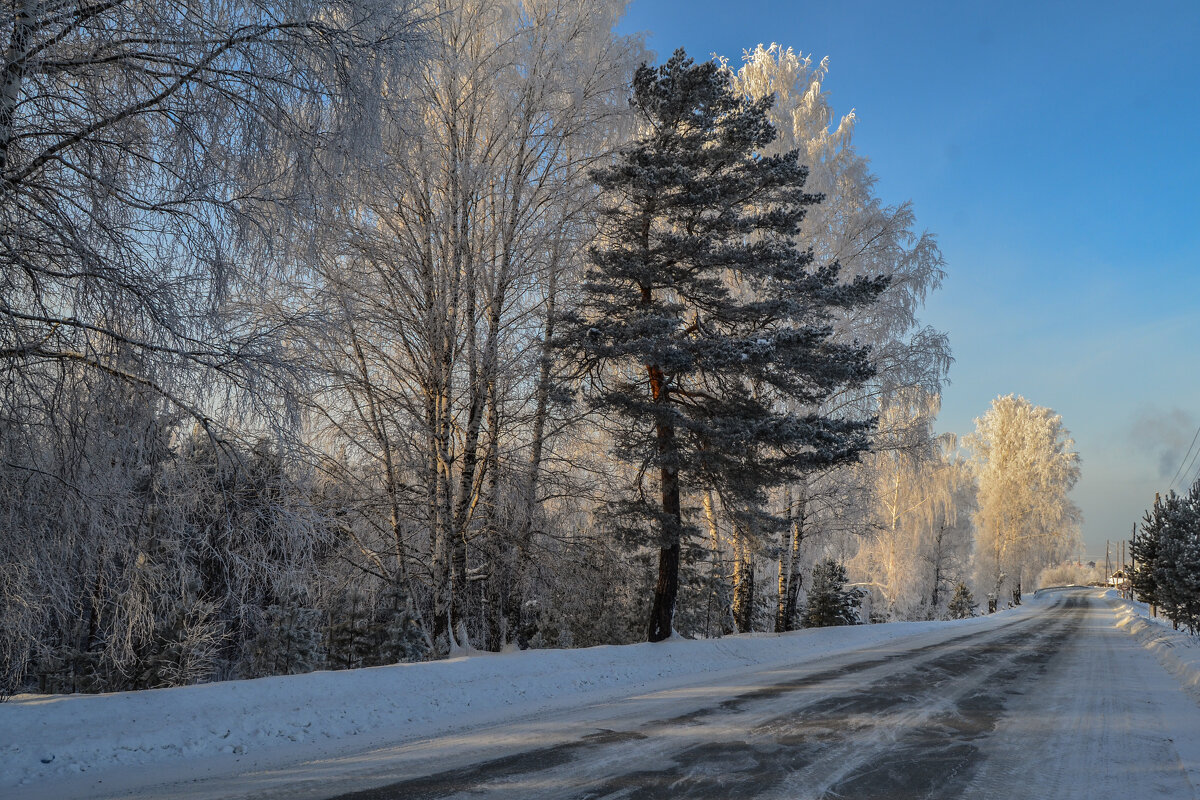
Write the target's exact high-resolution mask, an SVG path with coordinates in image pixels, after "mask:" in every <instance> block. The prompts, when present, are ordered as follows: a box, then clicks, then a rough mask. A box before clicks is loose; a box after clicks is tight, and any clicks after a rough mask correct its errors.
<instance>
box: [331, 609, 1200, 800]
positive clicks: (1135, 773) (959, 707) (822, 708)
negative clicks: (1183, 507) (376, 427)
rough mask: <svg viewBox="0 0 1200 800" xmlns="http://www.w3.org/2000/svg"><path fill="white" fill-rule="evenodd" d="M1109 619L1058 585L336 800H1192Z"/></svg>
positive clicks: (1194, 728) (1198, 774) (1163, 716)
mask: <svg viewBox="0 0 1200 800" xmlns="http://www.w3.org/2000/svg"><path fill="white" fill-rule="evenodd" d="M1112 614H1113V612H1112V609H1111V608H1110V607H1109V606H1108V605H1107V604H1106V603H1105V602H1104V600H1102V599H1100V598H1098V597H1097V596H1096V595H1095V593H1091V594H1090V596H1089V593H1086V592H1082V591H1073V592H1062V593H1058V596H1057V598H1056V602H1054V603H1053V604H1051V605H1049V607H1048V608H1047V609H1046V611H1045V612H1044V613H1042V614H1039V615H1036V616H1033V617H1029V618H1025V619H1020V620H1018V621H1016V622H1013V623H1011V624H1009V625H1006V626H1004V627H1001V628H998V629H995V630H992V631H987V632H983V633H971V634H967V635H960V636H955V637H952V638H949V639H947V640H945V641H942V642H939V643H936V644H929V645H924V646H919V647H914V648H912V649H907V650H906V649H902V648H897V649H895V650H894V651H893V652H889V653H886V654H881V655H877V656H874V657H866V658H863V659H861V660H857V661H851V662H849V663H839V664H837V665H833V666H830V667H828V668H825V669H818V670H816V671H807V672H805V673H803V674H797V675H794V676H789V675H787V674H786V672H783V671H774V672H772V673H769V674H767V675H763V676H760V677H764V678H769V680H768V681H766V682H764V683H763V684H762V685H758V686H754V687H753V688H750V689H749V690H747V691H742V692H739V693H738V694H736V695H735V696H732V697H727V698H725V699H722V700H719V701H718V702H714V703H711V704H709V703H700V704H699V705H698V706H696V707H692V708H689V709H688V710H686V711H684V712H683V713H679V714H675V715H670V716H666V717H662V718H659V719H653V720H648V721H640V722H638V723H637V724H628V723H627V722H626V723H625V724H623V720H622V719H621V718H620V717H619V716H614V717H613V718H611V719H609V720H607V722H608V723H609V724H608V726H607V727H605V728H603V729H597V728H593V729H592V730H591V731H590V732H588V733H585V734H583V735H580V736H577V737H575V738H570V739H568V740H565V741H560V742H556V743H550V744H546V745H544V746H540V747H532V748H525V749H520V750H519V751H517V752H511V753H506V754H504V755H502V756H498V757H495V758H490V759H487V760H484V761H481V762H478V763H474V764H453V765H447V766H446V768H444V769H438V770H436V771H431V772H429V774H418V775H412V776H411V777H408V778H405V779H403V780H398V781H395V782H392V783H390V784H389V785H385V786H381V787H376V788H372V789H368V790H363V791H357V792H352V793H348V794H340V795H337V797H338V798H339V800H390V799H391V798H395V799H396V800H401V799H403V800H418V799H421V800H424V799H425V798H429V799H430V800H432V799H433V798H459V797H462V798H467V797H470V798H479V797H487V798H513V799H514V800H516V799H517V798H566V797H570V798H589V799H591V798H595V799H596V800H599V798H614V799H615V798H631V799H632V798H646V799H647V800H649V798H750V797H754V798H803V797H814V798H892V799H894V800H898V799H899V798H929V797H946V798H950V797H967V798H974V797H980V798H1016V797H1030V798H1034V797H1036V798H1065V797H1081V798H1082V797H1096V796H1097V795H1098V793H1101V792H1103V793H1105V794H1108V795H1110V796H1123V797H1137V798H1149V797H1164V798H1187V797H1195V796H1196V785H1197V779H1198V778H1200V763H1198V762H1197V752H1198V750H1200V744H1198V743H1197V741H1196V739H1197V738H1200V710H1198V709H1197V706H1196V705H1195V703H1194V702H1193V701H1192V700H1191V699H1190V698H1189V697H1188V696H1186V695H1185V694H1184V693H1183V692H1182V691H1181V690H1180V689H1179V687H1178V684H1177V683H1176V682H1175V681H1174V680H1173V679H1172V678H1171V677H1170V676H1168V675H1167V674H1166V673H1165V672H1164V671H1163V670H1162V668H1161V667H1160V666H1159V665H1158V664H1157V663H1156V662H1155V661H1154V659H1153V658H1152V657H1149V656H1148V654H1146V653H1145V651H1143V650H1142V649H1141V648H1140V647H1138V646H1137V644H1136V643H1135V642H1134V640H1133V639H1132V638H1131V637H1129V636H1127V635H1126V634H1124V633H1122V632H1121V631H1118V630H1116V629H1115V628H1114V627H1113V625H1112V622H1111V617H1112ZM695 699H696V698H695V697H693V702H692V703H691V705H694V706H695V705H696V704H695V702H694V700H695ZM680 702H681V703H682V704H686V701H683V700H681V701H680ZM650 704H651V705H653V702H651V703H650ZM638 705H639V703H638V702H637V701H631V703H630V707H629V709H628V716H629V718H638V717H640V716H641V713H640V710H639V709H638V708H637V706H638ZM610 710H611V709H610ZM599 722H605V721H604V720H600V721H599ZM594 724H595V721H593V725H594ZM497 736H498V737H503V736H504V734H503V733H501V732H497ZM414 766H415V765H414ZM425 766H426V767H428V766H432V764H430V763H426V765H425ZM418 771H420V770H418ZM1112 793H1115V794H1112ZM326 796H328V795H326Z"/></svg>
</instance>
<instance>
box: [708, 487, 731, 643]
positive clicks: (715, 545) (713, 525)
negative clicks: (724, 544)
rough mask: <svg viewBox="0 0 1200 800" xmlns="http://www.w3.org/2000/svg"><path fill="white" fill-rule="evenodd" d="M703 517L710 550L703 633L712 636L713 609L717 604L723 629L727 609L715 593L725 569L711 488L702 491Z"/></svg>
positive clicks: (722, 628)
mask: <svg viewBox="0 0 1200 800" xmlns="http://www.w3.org/2000/svg"><path fill="white" fill-rule="evenodd" d="M704 519H705V520H706V521H707V522H708V540H709V550H710V551H711V552H712V562H711V566H710V567H709V573H708V608H707V610H706V611H705V614H704V635H705V636H706V637H708V638H712V616H713V611H714V610H715V608H716V607H717V606H720V612H721V619H722V625H721V628H720V629H721V630H722V631H724V619H725V615H726V612H727V610H728V609H726V608H725V607H724V606H725V604H724V603H721V602H720V598H719V597H718V595H717V587H719V586H720V585H721V582H722V581H723V580H724V579H725V571H724V569H723V564H722V563H721V530H720V528H719V526H718V525H717V512H716V509H715V508H714V507H713V495H712V490H711V489H710V490H708V491H706V492H705V493H704Z"/></svg>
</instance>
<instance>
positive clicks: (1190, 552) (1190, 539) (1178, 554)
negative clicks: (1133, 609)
mask: <svg viewBox="0 0 1200 800" xmlns="http://www.w3.org/2000/svg"><path fill="white" fill-rule="evenodd" d="M1129 554H1130V556H1132V560H1133V565H1132V567H1131V569H1130V573H1129V580H1130V584H1131V585H1132V587H1133V590H1134V591H1135V592H1136V593H1137V596H1138V598H1139V599H1140V600H1142V601H1144V602H1146V603H1149V604H1150V605H1151V606H1152V607H1154V609H1155V611H1156V613H1157V611H1162V613H1163V614H1164V615H1165V616H1166V617H1167V619H1169V620H1171V623H1172V624H1173V625H1174V626H1175V627H1176V628H1178V627H1179V626H1181V625H1182V626H1183V627H1185V628H1187V629H1188V631H1189V632H1190V633H1198V632H1200V481H1197V482H1196V483H1194V484H1192V488H1191V489H1190V490H1189V491H1188V492H1187V494H1184V495H1178V494H1176V493H1175V492H1174V491H1171V492H1167V495H1166V496H1165V497H1161V498H1160V497H1159V496H1158V495H1155V497H1154V505H1153V506H1152V507H1151V508H1150V509H1149V510H1148V511H1147V512H1146V513H1145V515H1144V516H1143V518H1142V524H1141V526H1140V528H1138V527H1135V528H1134V532H1133V538H1132V539H1131V540H1130V542H1129Z"/></svg>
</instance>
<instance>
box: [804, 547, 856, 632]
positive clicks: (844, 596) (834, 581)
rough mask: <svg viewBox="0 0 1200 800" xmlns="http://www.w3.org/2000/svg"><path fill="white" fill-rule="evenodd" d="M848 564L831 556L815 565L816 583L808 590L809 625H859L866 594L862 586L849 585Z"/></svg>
mask: <svg viewBox="0 0 1200 800" xmlns="http://www.w3.org/2000/svg"><path fill="white" fill-rule="evenodd" d="M848 580H849V578H847V576H846V568H845V566H843V565H841V564H839V563H838V562H836V561H834V560H833V559H832V558H828V559H826V560H824V561H822V562H820V563H818V564H817V565H816V566H814V567H813V574H812V584H811V586H810V588H809V590H808V605H807V606H806V607H805V609H804V616H803V622H804V627H806V628H828V627H831V626H833V625H857V624H858V610H859V607H860V606H861V605H862V598H863V594H862V591H861V590H859V589H847V588H846V582H847V581H848Z"/></svg>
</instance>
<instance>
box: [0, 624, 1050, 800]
mask: <svg viewBox="0 0 1200 800" xmlns="http://www.w3.org/2000/svg"><path fill="white" fill-rule="evenodd" d="M1035 607H1036V603H1034V604H1027V605H1026V606H1023V607H1021V608H1018V609H1012V610H1009V611H1005V612H1001V613H999V614H996V615H993V616H991V617H978V618H975V619H971V620H961V621H956V622H913V623H890V624H883V625H864V626H855V627H844V628H824V629H813V630H805V631H797V632H795V633H790V634H783V635H776V634H750V635H741V636H729V637H725V638H723V639H715V640H708V641H687V640H682V639H679V640H672V641H668V642H663V643H660V644H654V645H651V644H636V645H625V646H611V647H591V648H583V649H578V650H536V651H526V652H521V653H504V654H481V655H476V656H470V657H463V658H456V659H451V660H446V661H437V662H430V663H422V664H403V665H398V666H394V667H374V668H370V669H360V670H348V671H341V672H314V673H310V674H308V675H295V676H289V677H277V678H260V679H257V680H248V681H228V682H225V683H214V684H206V685H203V686H189V687H184V688H178V689H157V690H151V691H142V692H120V693H113V694H103V695H67V696H63V695H56V696H45V695H19V696H17V697H15V698H13V699H11V700H9V701H8V702H6V703H3V704H0V795H3V796H5V797H9V798H12V797H14V796H15V795H14V794H13V793H18V794H19V796H22V797H25V796H28V797H54V798H59V797H65V796H70V795H81V796H86V787H87V786H88V785H95V786H97V788H99V784H100V782H103V783H104V784H105V786H104V788H105V789H106V790H110V789H111V788H113V787H114V785H116V784H118V783H129V784H131V785H136V784H137V783H138V778H137V775H138V774H139V773H147V774H152V776H153V778H154V779H155V780H159V781H162V780H170V779H172V778H178V779H180V780H190V779H192V778H200V777H207V776H211V775H220V774H223V773H232V772H236V771H240V770H244V769H249V768H253V769H268V768H272V767H280V766H284V765H286V764H288V763H290V762H298V761H307V760H312V759H317V758H323V757H330V756H336V755H345V754H347V753H351V752H357V751H366V750H369V749H371V748H374V747H379V746H383V745H385V744H394V743H398V742H403V741H407V740H413V739H417V738H424V737H430V736H436V735H440V734H445V733H448V732H452V731H456V730H464V729H470V728H476V727H479V726H484V725H492V724H496V723H500V722H505V721H509V720H516V719H520V718H523V717H530V716H534V715H541V714H545V713H548V712H551V711H557V710H560V709H565V708H570V707H575V706H581V705H587V704H591V703H599V702H605V701H610V700H615V699H618V698H622V697H631V696H634V695H638V694H641V693H645V692H651V691H660V690H662V689H665V688H669V687H674V686H683V685H686V684H689V683H696V682H700V681H716V680H721V679H722V677H723V676H728V675H731V674H738V673H744V672H747V671H757V670H762V669H769V668H772V667H778V666H782V665H790V664H801V663H805V662H809V661H814V660H820V659H828V658H830V657H833V656H835V655H839V654H843V653H847V652H850V651H854V650H857V649H861V648H866V647H871V646H876V645H880V644H885V643H889V642H893V641H896V640H900V639H906V638H908V637H920V636H926V637H930V638H931V639H937V638H942V637H944V636H947V635H954V634H958V633H964V632H966V631H967V630H984V629H987V628H991V627H995V626H997V625H1000V624H1003V623H1005V622H1011V621H1013V620H1014V619H1016V618H1018V617H1020V616H1024V615H1028V614H1030V613H1032V612H1033V610H1034V608H1035Z"/></svg>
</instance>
